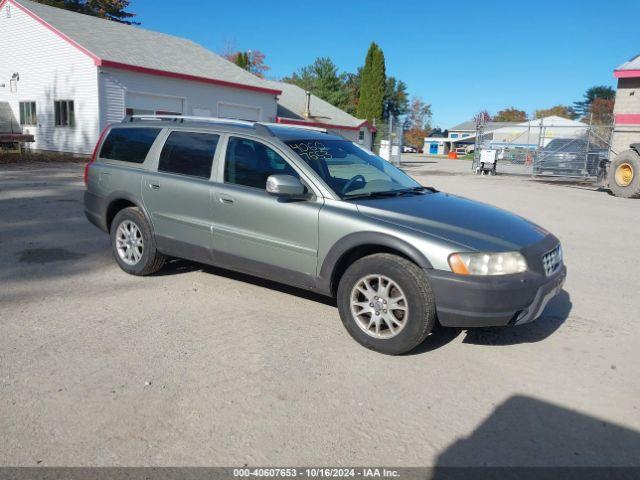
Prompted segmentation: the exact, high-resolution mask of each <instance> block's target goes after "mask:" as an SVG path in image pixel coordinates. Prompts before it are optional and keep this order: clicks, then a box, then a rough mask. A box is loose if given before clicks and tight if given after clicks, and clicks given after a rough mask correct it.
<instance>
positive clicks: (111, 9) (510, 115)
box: [35, 0, 615, 147]
mask: <svg viewBox="0 0 640 480" xmlns="http://www.w3.org/2000/svg"><path fill="white" fill-rule="evenodd" d="M35 1H37V2H39V3H43V4H46V5H51V6H54V7H58V8H64V9H67V10H72V11H75V12H78V13H84V14H87V15H92V16H95V17H99V18H104V19H107V20H112V21H115V22H119V23H123V24H127V25H139V24H140V23H139V22H137V21H136V20H135V19H134V17H136V14H135V13H131V12H129V11H127V9H128V7H129V4H130V1H129V0H35ZM224 57H225V58H227V59H228V60H229V61H231V62H233V63H235V64H236V65H238V66H240V67H241V68H243V69H245V70H247V71H249V72H251V73H253V74H254V75H257V76H259V77H264V75H265V73H266V72H267V71H268V70H269V67H268V66H267V65H266V63H265V55H264V54H263V53H262V52H260V51H259V50H254V51H251V50H250V51H246V52H243V51H232V50H229V51H227V52H226V53H225V54H224ZM282 80H283V81H285V82H288V83H293V84H295V85H298V86H299V87H301V88H303V89H305V90H307V91H309V92H311V93H312V94H314V95H315V96H317V97H319V98H322V99H323V100H325V101H327V102H329V103H331V104H332V105H335V106H336V107H338V108H340V109H342V110H344V111H346V112H347V113H349V114H351V115H354V116H356V117H358V118H361V119H365V120H367V121H368V122H371V123H373V124H374V125H385V124H386V122H387V121H388V119H389V118H390V117H391V118H393V119H394V120H396V121H397V120H399V119H400V118H403V119H404V124H403V129H404V131H405V139H406V143H408V144H410V145H413V146H415V147H420V146H421V145H422V141H423V139H424V137H426V136H429V134H431V133H433V132H435V131H440V129H436V130H434V131H432V128H431V116H432V114H431V105H429V104H427V103H425V102H424V101H423V99H422V98H420V97H418V96H413V97H411V98H410V97H409V94H408V91H407V84H406V83H405V82H403V81H402V80H399V79H397V78H396V77H394V76H388V75H387V71H386V64H385V58H384V53H383V51H382V49H381V48H380V47H379V45H378V44H376V43H375V42H372V43H371V45H370V47H369V50H368V51H367V55H366V57H365V59H364V64H363V65H362V66H361V67H359V68H358V69H356V71H355V72H340V71H339V69H338V67H337V66H336V65H335V63H334V62H333V61H332V60H331V59H330V58H329V57H320V58H317V59H316V60H315V61H314V62H313V63H312V64H310V65H307V66H305V67H302V68H299V69H298V70H297V71H295V72H293V73H292V74H291V75H289V76H287V77H285V78H283V79H282ZM614 101H615V90H614V89H613V88H611V87H609V86H605V85H599V86H594V87H591V88H589V89H588V90H587V91H586V92H585V93H584V95H583V99H582V100H580V101H577V102H573V105H564V104H559V105H555V106H552V107H550V108H543V109H539V110H536V111H535V112H534V113H533V115H532V116H531V118H532V119H539V118H543V117H548V116H558V117H563V118H568V119H571V120H575V119H579V120H580V121H582V122H586V123H593V124H609V123H612V120H613V105H614ZM529 119H530V118H529V116H528V115H527V112H525V111H524V110H521V109H518V108H515V107H513V106H512V107H509V108H505V109H503V110H500V111H499V112H497V113H496V114H494V115H491V114H490V113H489V112H488V111H487V110H486V109H485V110H481V111H480V112H478V113H477V114H476V115H475V116H474V120H475V121H476V122H478V121H483V122H487V121H494V122H525V121H527V120H529Z"/></svg>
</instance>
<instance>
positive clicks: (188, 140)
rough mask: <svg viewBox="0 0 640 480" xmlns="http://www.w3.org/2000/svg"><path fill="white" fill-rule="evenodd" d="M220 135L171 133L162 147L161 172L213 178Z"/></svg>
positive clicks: (159, 167)
mask: <svg viewBox="0 0 640 480" xmlns="http://www.w3.org/2000/svg"><path fill="white" fill-rule="evenodd" d="M219 139H220V136H219V135H213V134H211V133H196V132H171V134H170V135H169V138H167V141H166V142H165V144H164V147H162V153H161V154H160V162H159V163H158V171H159V172H168V173H177V174H179V175H188V176H190V177H199V178H209V177H211V164H212V163H213V156H214V155H215V153H216V147H217V146H218V140H219Z"/></svg>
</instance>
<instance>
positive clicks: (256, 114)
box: [218, 102, 260, 122]
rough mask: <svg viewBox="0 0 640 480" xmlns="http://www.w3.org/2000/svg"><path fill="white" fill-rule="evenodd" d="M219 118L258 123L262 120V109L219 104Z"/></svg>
mask: <svg viewBox="0 0 640 480" xmlns="http://www.w3.org/2000/svg"><path fill="white" fill-rule="evenodd" d="M218 117H222V118H234V119H236V120H248V121H250V122H257V121H259V120H260V108H259V107H251V106H249V105H234V104H231V103H223V102H220V103H218Z"/></svg>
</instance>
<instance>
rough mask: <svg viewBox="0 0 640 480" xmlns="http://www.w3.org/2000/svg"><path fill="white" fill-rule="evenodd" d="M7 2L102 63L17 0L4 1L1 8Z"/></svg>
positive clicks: (96, 61) (96, 60)
mask: <svg viewBox="0 0 640 480" xmlns="http://www.w3.org/2000/svg"><path fill="white" fill-rule="evenodd" d="M5 2H9V3H10V4H12V5H15V6H16V7H18V8H19V9H20V10H22V11H23V12H24V13H26V14H27V15H29V16H30V17H31V18H33V19H34V20H35V21H37V22H38V23H40V24H42V25H44V26H45V28H47V29H49V30H51V31H52V32H53V33H55V34H56V35H57V36H59V37H60V38H62V39H63V40H64V41H65V42H67V43H69V44H70V45H73V46H74V47H75V48H77V49H78V50H80V51H81V52H82V53H84V54H85V55H87V56H88V57H89V58H91V59H92V60H93V61H94V62H95V63H96V65H97V64H98V62H99V61H100V59H99V58H98V57H97V56H95V55H94V54H93V53H91V52H90V51H89V50H87V49H86V48H84V47H83V46H82V45H80V44H79V43H76V42H75V41H73V40H71V39H70V38H69V37H67V36H66V35H65V34H64V33H62V32H61V31H60V30H58V29H57V28H55V27H52V26H51V25H49V24H48V23H47V22H45V21H44V20H43V19H41V18H40V17H38V16H37V15H36V14H35V13H33V12H32V11H31V10H28V9H27V7H23V6H22V5H20V4H19V3H18V2H16V1H15V0H3V1H2V2H0V8H1V7H2V6H3V5H4V4H5Z"/></svg>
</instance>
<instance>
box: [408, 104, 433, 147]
mask: <svg viewBox="0 0 640 480" xmlns="http://www.w3.org/2000/svg"><path fill="white" fill-rule="evenodd" d="M430 131H431V105H429V104H427V103H425V102H424V101H423V100H422V98H420V97H413V98H412V99H411V104H410V106H409V111H408V113H407V119H406V121H405V132H404V138H405V143H408V144H409V145H411V146H412V147H415V148H422V146H423V144H424V139H425V137H428V136H429V132H430Z"/></svg>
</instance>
